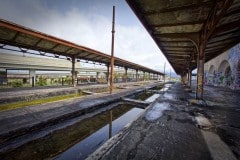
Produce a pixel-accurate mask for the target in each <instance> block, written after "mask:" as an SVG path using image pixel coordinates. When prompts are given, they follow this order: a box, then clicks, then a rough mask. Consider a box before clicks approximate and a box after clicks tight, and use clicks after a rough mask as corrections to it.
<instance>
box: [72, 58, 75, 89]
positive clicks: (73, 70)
mask: <svg viewBox="0 0 240 160" xmlns="http://www.w3.org/2000/svg"><path fill="white" fill-rule="evenodd" d="M75 79H76V74H75V57H74V56H73V57H72V85H73V87H76V83H75Z"/></svg>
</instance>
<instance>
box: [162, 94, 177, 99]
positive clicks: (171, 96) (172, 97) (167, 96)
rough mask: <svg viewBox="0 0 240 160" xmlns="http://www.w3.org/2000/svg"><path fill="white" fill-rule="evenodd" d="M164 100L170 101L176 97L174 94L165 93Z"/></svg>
mask: <svg viewBox="0 0 240 160" xmlns="http://www.w3.org/2000/svg"><path fill="white" fill-rule="evenodd" d="M163 96H164V98H167V99H169V100H173V99H174V98H175V97H174V96H173V94H170V93H165V94H164V95H163Z"/></svg>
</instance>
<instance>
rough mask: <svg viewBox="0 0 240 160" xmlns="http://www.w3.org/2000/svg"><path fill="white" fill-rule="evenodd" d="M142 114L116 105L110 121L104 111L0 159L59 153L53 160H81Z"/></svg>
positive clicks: (121, 105) (6, 153)
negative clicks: (55, 159) (110, 121)
mask: <svg viewBox="0 0 240 160" xmlns="http://www.w3.org/2000/svg"><path fill="white" fill-rule="evenodd" d="M111 105H114V104H111ZM106 107H107V106H106ZM142 111H144V110H143V109H139V108H134V105H130V104H125V103H117V104H116V105H115V107H114V108H113V109H112V117H110V113H109V111H106V112H103V113H101V114H98V115H95V116H93V117H91V118H87V119H84V120H81V121H77V122H76V123H75V124H73V125H70V126H67V127H65V128H63V129H59V130H56V131H53V132H52V133H50V134H48V135H47V136H45V137H42V138H39V139H36V140H34V141H31V142H29V143H27V144H24V145H22V146H21V147H19V148H16V149H13V150H9V151H8V152H5V153H4V154H0V159H1V158H2V157H4V159H6V160H7V159H19V160H22V159H47V158H51V157H54V156H56V155H58V154H60V153H62V152H63V153H62V154H60V155H59V156H57V157H56V158H57V159H84V158H86V157H87V156H88V155H89V154H90V153H92V152H94V151H95V149H97V148H98V147H99V146H101V145H102V144H103V143H104V142H105V141H106V140H107V139H108V138H109V136H113V135H115V134H116V133H117V132H119V131H120V130H121V129H122V128H123V127H124V126H125V125H126V124H127V123H129V122H131V121H132V120H134V119H135V118H136V116H137V115H138V114H139V113H140V112H142ZM110 119H112V120H113V122H112V127H110V129H112V131H111V130H110V131H109V120H110ZM110 124H111V123H110ZM109 133H110V134H109ZM111 134H112V135H111ZM64 151H65V152H64ZM66 155H67V156H66ZM69 156H70V157H69Z"/></svg>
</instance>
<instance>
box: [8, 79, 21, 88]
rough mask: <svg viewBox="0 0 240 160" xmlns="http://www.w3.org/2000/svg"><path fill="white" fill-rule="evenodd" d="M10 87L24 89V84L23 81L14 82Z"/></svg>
mask: <svg viewBox="0 0 240 160" xmlns="http://www.w3.org/2000/svg"><path fill="white" fill-rule="evenodd" d="M10 85H11V86H12V87H14V88H15V87H22V86H23V82H22V80H13V81H12V82H10Z"/></svg>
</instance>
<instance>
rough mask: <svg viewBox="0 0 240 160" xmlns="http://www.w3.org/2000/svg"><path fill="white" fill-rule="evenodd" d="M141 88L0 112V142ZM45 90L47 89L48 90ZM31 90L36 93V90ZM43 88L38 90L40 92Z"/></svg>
mask: <svg viewBox="0 0 240 160" xmlns="http://www.w3.org/2000/svg"><path fill="white" fill-rule="evenodd" d="M156 85H159V83H150V84H149V85H147V87H154V86H156ZM144 89H145V86H135V87H131V88H129V89H125V90H120V91H118V92H116V93H114V94H112V95H109V94H108V93H102V94H96V95H89V96H83V97H80V98H74V99H69V100H62V101H58V102H52V103H46V104H41V105H36V106H28V107H23V108H19V109H14V110H8V111H2V112H0V122H1V125H0V142H1V143H4V142H5V141H8V140H9V139H12V138H15V137H18V136H21V135H24V134H27V133H29V132H32V131H35V130H39V129H40V128H42V127H46V126H49V125H52V124H55V123H59V122H62V121H64V120H67V119H70V118H73V117H76V116H79V115H82V114H85V113H88V112H92V111H93V110H96V109H98V108H100V107H104V106H106V105H107V104H109V103H112V102H114V101H118V100H120V99H121V97H123V96H127V95H130V94H133V93H136V92H140V91H142V90H144ZM48 90H49V89H48ZM34 92H36V93H38V92H37V90H34ZM44 92H45V91H42V93H44Z"/></svg>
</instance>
